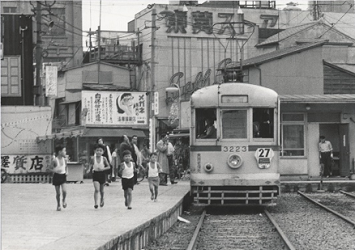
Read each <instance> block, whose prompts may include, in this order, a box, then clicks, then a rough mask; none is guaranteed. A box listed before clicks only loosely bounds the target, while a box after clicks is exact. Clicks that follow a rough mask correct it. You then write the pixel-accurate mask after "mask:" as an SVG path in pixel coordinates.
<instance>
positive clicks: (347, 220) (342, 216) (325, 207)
mask: <svg viewBox="0 0 355 250" xmlns="http://www.w3.org/2000/svg"><path fill="white" fill-rule="evenodd" d="M298 193H299V194H300V195H301V196H303V197H304V198H306V199H308V200H309V201H311V202H313V203H314V204H316V205H318V206H320V207H322V208H323V209H325V210H327V211H328V212H330V213H332V214H334V215H336V216H338V217H339V218H341V219H343V220H344V221H346V222H348V223H350V224H352V226H353V227H354V228H355V222H354V221H352V220H351V219H349V218H348V217H346V216H344V215H342V214H340V213H338V212H337V211H335V210H333V209H331V208H329V207H327V206H325V205H323V204H321V203H319V202H317V201H316V200H314V199H312V198H311V197H309V196H308V195H306V194H304V193H302V192H301V191H298Z"/></svg>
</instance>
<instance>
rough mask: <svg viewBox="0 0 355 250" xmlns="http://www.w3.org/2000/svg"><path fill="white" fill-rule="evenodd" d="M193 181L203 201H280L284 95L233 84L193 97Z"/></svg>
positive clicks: (209, 88)
mask: <svg viewBox="0 0 355 250" xmlns="http://www.w3.org/2000/svg"><path fill="white" fill-rule="evenodd" d="M190 105H191V124H190V184H191V195H192V197H193V200H194V203H195V204H199V205H222V206H227V205H263V206H264V205H265V206H271V205H276V200H277V196H278V195H279V194H280V174H279V155H280V153H279V151H280V138H279V137H280V136H279V134H280V133H279V130H280V127H279V123H280V119H279V114H280V110H279V99H278V95H277V93H276V92H275V91H273V90H271V89H268V88H265V87H262V86H257V85H253V84H248V83H238V82H228V83H222V84H218V85H211V86H207V87H204V88H201V89H198V90H196V91H195V92H194V93H193V94H192V95H191V99H190Z"/></svg>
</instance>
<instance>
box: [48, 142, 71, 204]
mask: <svg viewBox="0 0 355 250" xmlns="http://www.w3.org/2000/svg"><path fill="white" fill-rule="evenodd" d="M55 154H56V156H55V157H53V159H52V164H51V169H52V171H53V173H54V174H53V185H54V187H55V192H56V199H57V211H60V210H61V206H60V187H62V195H63V208H66V207H67V203H66V197H67V187H66V182H67V174H68V166H67V159H66V158H65V156H66V154H67V152H66V148H65V147H64V146H63V145H58V146H56V147H55Z"/></svg>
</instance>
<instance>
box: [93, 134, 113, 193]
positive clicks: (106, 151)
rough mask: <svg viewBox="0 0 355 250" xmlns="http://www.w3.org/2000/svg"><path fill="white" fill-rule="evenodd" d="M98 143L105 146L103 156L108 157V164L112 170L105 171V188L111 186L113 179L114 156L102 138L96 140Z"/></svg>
mask: <svg viewBox="0 0 355 250" xmlns="http://www.w3.org/2000/svg"><path fill="white" fill-rule="evenodd" d="M96 143H98V144H101V145H103V146H104V153H103V155H102V156H104V157H106V159H107V161H108V164H109V165H110V169H108V170H107V171H105V186H109V185H110V184H109V183H111V177H112V164H111V162H112V155H111V150H110V147H109V146H107V145H105V143H104V140H103V139H102V138H98V139H97V140H96Z"/></svg>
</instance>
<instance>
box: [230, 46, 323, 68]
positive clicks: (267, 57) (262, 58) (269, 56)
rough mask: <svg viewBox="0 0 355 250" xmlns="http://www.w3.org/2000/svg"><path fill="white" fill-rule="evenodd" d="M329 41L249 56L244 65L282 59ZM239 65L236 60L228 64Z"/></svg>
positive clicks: (231, 66) (232, 66)
mask: <svg viewBox="0 0 355 250" xmlns="http://www.w3.org/2000/svg"><path fill="white" fill-rule="evenodd" d="M327 42H328V41H327V40H322V41H319V42H311V43H305V44H302V45H298V46H292V47H288V48H284V49H280V50H275V51H273V52H270V53H266V54H263V55H259V56H256V57H252V58H248V59H246V60H244V61H243V67H249V66H254V65H258V64H263V63H265V62H269V61H273V60H276V59H280V58H282V57H285V56H289V55H292V54H296V53H300V52H302V51H305V50H309V49H313V48H316V47H319V46H322V45H323V44H325V43H327ZM239 66H240V62H236V63H231V64H228V65H227V68H234V67H239Z"/></svg>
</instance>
